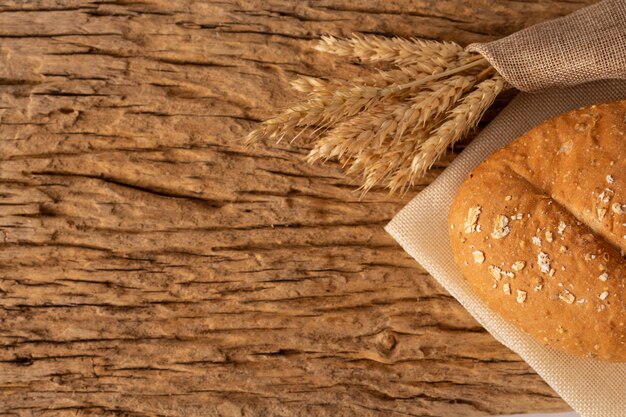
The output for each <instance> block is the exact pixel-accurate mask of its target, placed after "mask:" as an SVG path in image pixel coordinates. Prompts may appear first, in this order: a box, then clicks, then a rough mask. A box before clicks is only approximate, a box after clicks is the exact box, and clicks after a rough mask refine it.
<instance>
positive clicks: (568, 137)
mask: <svg viewBox="0 0 626 417" xmlns="http://www.w3.org/2000/svg"><path fill="white" fill-rule="evenodd" d="M625 132H626V100H624V101H618V102H612V103H605V104H600V105H595V106H591V107H586V108H581V109H578V110H574V111H571V112H569V113H565V114H562V115H560V116H557V117H555V118H552V119H550V120H548V121H546V122H544V123H542V124H541V125H539V126H537V127H535V128H534V129H533V130H531V131H529V132H527V133H526V134H524V135H522V136H521V137H520V138H518V139H517V140H515V141H514V142H512V143H511V144H510V145H508V146H506V147H505V148H503V149H502V150H500V151H498V152H496V153H495V154H493V155H492V156H491V157H490V158H489V159H487V160H486V161H485V162H484V163H482V164H481V165H480V166H479V167H478V168H476V169H475V170H474V171H473V172H472V173H471V174H470V176H469V178H467V180H466V181H465V183H464V184H463V185H462V187H461V189H460V190H459V192H458V194H457V195H456V197H455V199H454V202H453V204H452V207H451V210H450V214H449V218H448V220H449V233H450V239H451V244H452V249H453V251H454V255H455V259H456V262H457V263H458V265H459V266H460V267H461V269H462V271H463V274H464V276H465V277H466V279H467V280H468V281H469V282H470V284H471V285H472V287H473V288H474V289H475V291H476V292H477V293H478V295H479V296H480V297H481V298H482V299H483V300H485V301H486V302H487V304H488V305H489V307H490V308H492V309H493V310H495V311H497V312H498V313H500V314H501V315H502V316H503V317H504V318H505V319H507V320H508V321H510V322H512V323H514V324H515V325H517V326H518V327H519V328H521V329H522V330H524V331H525V332H527V333H528V334H530V335H531V336H533V337H534V338H536V339H537V340H538V341H540V342H542V343H543V344H545V345H547V346H550V347H552V348H555V349H558V350H561V351H565V352H568V353H572V354H575V355H581V356H587V357H592V358H596V359H598V360H603V361H613V362H625V361H626V323H625V322H626V289H625V285H626V258H624V256H625V255H626V134H625Z"/></svg>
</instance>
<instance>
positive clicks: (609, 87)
mask: <svg viewBox="0 0 626 417" xmlns="http://www.w3.org/2000/svg"><path fill="white" fill-rule="evenodd" d="M625 28H626V0H607V1H603V2H601V3H598V4H596V5H593V6H591V7H588V8H586V9H583V10H581V11H579V12H576V13H574V14H572V15H569V16H566V17H564V18H561V19H556V20H553V21H550V22H547V23H543V24H540V25H537V26H534V27H531V28H529V29H525V30H523V31H521V32H517V33H515V34H513V35H511V36H509V37H507V38H504V39H501V40H499V41H496V42H491V43H488V44H474V45H470V46H469V47H468V49H470V50H474V51H478V52H480V53H482V54H483V55H484V56H485V57H486V58H488V59H489V61H490V62H491V63H492V65H493V66H494V67H495V68H496V69H497V70H498V72H500V73H501V74H502V75H503V76H504V77H505V78H506V79H507V81H508V82H509V84H511V85H513V86H515V87H517V88H518V89H521V90H523V91H533V92H534V93H520V94H519V95H518V96H517V97H516V98H515V99H513V101H511V103H510V104H509V105H508V106H507V107H506V108H505V109H504V110H502V112H501V113H500V114H499V115H498V116H497V117H496V118H495V119H494V120H493V121H492V122H491V123H490V124H489V126H487V127H486V128H485V129H484V130H483V131H482V132H481V133H480V134H479V135H478V137H476V139H474V141H473V142H472V143H471V144H470V145H469V146H468V147H467V148H466V149H465V150H464V151H463V152H462V153H461V155H459V157H457V158H456V159H455V161H454V162H453V163H452V164H451V165H450V167H448V168H447V169H446V170H445V171H444V172H443V173H442V174H441V175H440V176H439V177H438V178H437V179H436V180H435V181H434V182H433V183H432V184H431V185H429V186H428V187H427V188H426V189H425V190H424V191H422V192H421V193H419V195H418V196H417V197H415V198H414V199H413V200H412V201H411V202H410V203H409V204H408V205H407V206H406V207H404V208H403V209H402V211H400V213H398V214H397V215H396V216H395V217H394V218H393V220H392V221H391V222H390V223H389V224H388V225H387V226H386V230H387V231H388V232H389V233H390V234H391V235H392V236H393V237H394V238H395V239H396V240H397V241H398V243H400V245H401V246H402V247H403V248H404V249H405V250H406V251H407V252H408V253H409V254H410V255H411V256H413V258H415V259H416V260H417V261H418V262H419V263H420V264H421V265H422V266H423V267H424V268H426V270H428V272H429V273H430V274H431V275H432V276H433V277H434V278H435V279H436V280H437V281H439V282H440V283H441V284H442V285H443V286H444V287H445V288H446V290H448V291H449V292H450V294H452V296H454V297H455V298H456V299H457V300H458V301H459V302H460V303H461V304H462V305H463V306H464V307H465V308H466V309H467V310H468V311H469V312H470V313H471V314H472V315H473V316H474V317H475V318H476V320H478V321H479V322H480V323H481V324H482V325H483V326H484V327H485V329H487V330H488V331H489V332H490V333H491V334H492V335H493V336H494V337H495V338H496V339H498V340H499V341H500V342H502V343H503V344H504V345H506V346H508V347H509V348H510V349H511V350H513V351H515V352H516V353H518V354H519V355H520V356H521V357H522V358H523V359H524V360H525V361H526V362H527V363H528V364H529V365H530V366H531V367H532V368H533V369H534V370H535V371H536V372H537V373H538V374H539V375H540V376H541V377H542V378H543V379H544V380H545V381H546V382H547V383H548V384H549V385H550V386H551V387H552V388H553V389H554V390H555V391H556V392H557V393H558V394H559V395H560V396H561V397H562V398H563V399H564V400H565V401H566V402H567V403H568V404H569V405H570V406H571V407H572V408H573V409H574V410H576V411H577V412H578V413H579V414H580V415H581V416H582V417H625V416H626V363H619V364H618V363H602V362H598V361H595V360H591V359H583V358H579V357H574V356H571V355H568V354H565V353H561V352H557V351H555V350H552V349H549V348H546V347H544V346H542V345H541V344H540V343H538V342H536V341H535V340H534V339H532V338H531V337H530V336H528V335H526V334H525V333H523V332H521V331H520V330H518V329H517V328H515V327H514V326H512V325H510V324H509V323H508V322H506V321H505V320H504V319H502V318H501V317H500V316H499V315H497V314H496V313H494V312H492V311H490V310H489V309H488V308H487V306H486V305H485V303H483V302H482V301H481V300H480V299H479V298H478V297H477V296H476V295H475V294H474V292H473V291H472V289H471V288H470V286H469V284H468V283H467V282H466V281H465V279H464V278H463V276H462V275H461V272H460V270H459V269H458V268H457V266H456V264H455V263H454V257H453V254H452V249H451V247H450V242H449V239H448V232H447V216H448V210H449V206H450V203H451V202H452V199H453V196H454V195H455V193H456V191H457V189H458V188H459V186H460V185H461V183H462V182H463V180H464V179H465V177H466V176H467V174H468V173H469V172H470V171H471V170H472V169H473V168H474V167H476V166H477V165H478V164H479V163H480V162H481V161H483V160H484V159H485V158H487V157H488V156H489V155H490V154H491V153H493V152H494V151H496V150H498V149H500V148H501V147H502V146H504V145H506V144H507V143H509V142H511V141H512V140H514V139H515V138H517V137H518V136H520V135H521V134H522V133H524V132H526V131H527V130H529V129H531V128H532V127H534V126H535V125H537V124H539V123H541V122H542V121H544V120H546V119H548V118H550V117H552V116H555V115H557V114H560V113H563V112H566V111H568V110H571V109H574V108H577V107H580V106H584V105H589V104H593V103H600V102H605V101H610V100H618V99H626V35H625V33H626V30H625ZM610 78H612V79H613V80H607V79H610ZM590 80H600V81H592V82H590V83H589V82H587V83H585V84H581V82H584V81H590ZM602 80H604V81H602ZM622 278H624V279H626V277H622ZM581 320H584V317H581ZM521 388H522V387H520V389H521Z"/></svg>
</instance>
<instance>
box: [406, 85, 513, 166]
mask: <svg viewBox="0 0 626 417" xmlns="http://www.w3.org/2000/svg"><path fill="white" fill-rule="evenodd" d="M503 87H504V80H503V78H502V77H501V76H500V75H499V74H494V75H493V76H492V77H491V78H489V79H487V80H484V81H482V82H481V83H479V84H478V85H477V86H476V88H475V89H474V91H472V92H470V93H468V94H467V96H466V97H465V98H464V99H463V100H462V101H461V102H460V103H459V105H458V106H457V107H455V108H454V109H452V110H451V111H450V114H449V115H448V117H447V119H446V120H445V121H444V122H443V123H442V124H441V125H440V126H439V127H437V128H436V129H435V130H434V131H433V132H432V133H431V136H430V137H429V138H428V140H426V141H425V142H424V143H422V144H421V145H420V153H419V154H418V155H416V156H415V157H414V158H413V161H412V162H411V174H412V176H414V177H422V176H423V175H424V174H425V173H426V171H427V170H428V169H430V167H432V165H433V164H434V163H435V161H437V160H438V159H439V158H440V157H441V156H442V155H443V153H444V152H445V151H446V149H447V148H448V146H450V145H452V144H453V143H455V142H456V141H458V140H459V139H461V138H462V137H463V135H464V134H465V133H467V131H468V130H470V129H471V128H473V127H476V125H477V124H478V122H479V121H480V118H481V117H482V115H483V113H484V112H485V110H487V109H488V108H489V106H491V105H492V104H493V102H494V100H495V99H496V96H497V95H498V94H499V93H500V92H501V91H502V88H503Z"/></svg>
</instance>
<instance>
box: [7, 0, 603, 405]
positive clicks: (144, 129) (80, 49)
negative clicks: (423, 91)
mask: <svg viewBox="0 0 626 417" xmlns="http://www.w3.org/2000/svg"><path fill="white" fill-rule="evenodd" d="M592 2H593V1H592V0H588V1H587V0H585V1H572V0H552V1H546V2H534V1H513V0H497V1H487V0H469V1H468V0H443V1H434V0H432V1H431V0H395V1H387V0H369V1H352V0H320V1H313V0H311V1H288V0H267V1H263V0H226V1H218V0H209V1H203V2H201V1H196V2H193V1H182V0H177V1H170V0H139V1H127V0H114V1H102V2H100V1H78V0H67V1H55V0H36V1H29V2H24V1H18V0H4V1H2V2H0V118H1V119H0V159H1V164H0V196H1V198H0V247H1V250H0V307H1V308H0V415H3V416H4V415H6V416H14V415H15V416H18V415H19V416H65V415H71V416H76V415H79V416H82V415H85V416H86V415H89V416H94V415H95V416H156V415H158V416H185V417H190V416H218V415H219V416H392V417H395V416H442V417H444V416H445V417H455V416H458V417H461V416H477V415H485V414H498V413H513V412H530V411H534V410H548V411H550V410H551V411H558V410H566V409H567V405H566V404H565V403H564V402H563V401H562V400H561V399H560V398H559V397H558V396H557V395H556V394H555V393H554V392H553V391H552V390H551V389H550V388H549V387H548V386H547V385H546V384H545V383H544V382H543V381H542V380H541V379H540V378H539V377H538V376H537V375H536V374H535V373H534V372H533V371H532V370H531V369H530V368H529V367H528V366H527V365H526V364H525V363H524V362H523V361H522V360H521V359H520V358H519V357H518V356H517V355H515V354H514V353H512V352H510V351H509V350H508V349H506V348H505V347H503V346H501V345H500V344H499V343H498V342H496V341H495V340H494V339H493V338H492V337H491V336H490V335H489V334H488V333H486V331H485V330H483V329H482V328H481V326H479V325H478V324H477V323H476V322H475V321H474V320H473V319H472V318H471V317H470V316H469V314H468V313H466V312H465V311H464V310H463V308H462V307H461V306H460V305H459V304H458V303H457V302H456V301H455V300H454V299H453V298H451V297H450V296H449V295H448V294H447V293H446V292H445V291H444V290H443V289H442V288H441V287H440V286H439V285H438V284H437V283H436V282H435V281H434V280H433V279H432V278H431V277H430V276H428V274H427V273H425V272H424V270H423V269H422V268H420V266H419V265H417V264H416V262H414V261H413V260H412V259H410V258H409V257H408V255H406V254H405V253H404V252H403V251H402V250H401V249H400V247H399V246H398V245H397V244H396V243H395V242H394V241H393V240H392V239H391V238H390V237H389V236H388V235H387V234H386V233H385V232H384V230H383V226H384V225H385V224H386V223H387V222H388V221H389V219H391V217H393V215H394V213H396V212H397V211H398V210H399V209H400V208H401V207H402V206H403V205H404V204H405V203H406V202H407V201H408V200H409V199H410V198H411V197H412V196H414V195H415V194H416V193H417V192H418V191H419V189H420V188H422V187H423V186H425V185H427V184H428V182H430V181H432V179H433V178H434V177H435V176H436V175H437V174H438V173H440V172H441V169H442V167H443V166H445V164H446V163H445V162H444V163H443V164H441V166H439V167H438V168H437V169H435V170H434V171H433V172H432V174H431V175H430V176H429V177H428V178H427V179H426V180H425V181H423V183H422V184H420V186H419V187H416V188H415V189H414V190H411V192H410V193H408V195H406V196H405V197H402V198H399V197H395V198H387V197H386V193H385V192H384V191H382V190H374V191H373V192H371V193H370V194H368V195H367V196H366V198H364V199H363V200H362V201H359V194H358V193H356V192H355V191H354V189H355V187H354V182H353V181H352V180H351V179H350V178H348V177H346V176H344V175H343V174H342V173H341V170H340V168H339V167H338V166H337V164H333V163H328V164H326V165H324V166H321V165H318V166H310V165H307V164H306V163H305V162H304V161H303V156H304V155H306V153H307V150H308V149H309V147H310V145H308V144H306V143H302V142H296V143H294V144H289V143H282V144H279V145H276V144H274V143H271V142H266V143H263V144H261V145H259V146H256V147H254V148H250V149H245V148H244V147H243V146H242V144H241V139H242V137H243V136H244V135H245V134H246V133H247V132H248V131H249V130H251V129H252V128H254V127H255V126H256V125H257V123H258V122H259V121H260V120H261V119H263V118H265V117H267V116H269V115H271V114H272V113H273V112H274V111H275V110H276V109H277V108H280V107H282V106H283V105H285V104H286V103H289V102H291V101H292V100H294V99H295V98H296V96H295V95H294V94H293V93H291V92H290V91H289V87H288V82H289V80H291V79H293V78H294V77H295V76H296V75H298V74H307V75H314V76H322V77H324V76H329V75H332V76H337V77H351V76H354V74H357V73H358V72H359V71H360V69H359V67H358V65H355V64H354V63H351V62H349V61H347V60H344V59H333V58H332V57H329V56H326V55H324V54H320V53H317V52H314V51H312V49H311V48H310V46H311V45H312V44H313V43H314V42H315V40H316V39H317V38H318V37H319V35H320V34H324V33H331V34H336V35H349V34H351V33H352V32H361V33H370V34H382V35H399V36H420V37H426V38H432V39H446V40H454V41H457V42H459V43H461V44H467V43H470V42H475V41H488V40H492V39H496V38H498V37H502V36H504V35H506V34H508V33H511V32H514V31H516V30H519V29H522V28H524V27H526V26H529V25H532V24H534V23H537V22H540V21H544V20H547V19H550V18H554V17H557V16H561V15H564V14H567V13H570V12H572V11H574V10H576V9H578V8H580V7H583V6H584V5H586V4H589V3H592ZM511 96H512V95H511V94H509V95H508V96H505V97H504V98H502V99H500V100H499V102H498V104H497V105H496V106H495V107H496V111H497V108H501V106H502V105H504V104H506V102H507V100H508V99H510V98H511ZM496 111H494V110H492V111H491V112H490V113H489V115H488V118H490V117H492V116H493V114H495V113H496ZM452 158H453V156H450V157H449V158H448V159H447V160H448V161H449V160H451V159H452ZM445 238H446V237H445V236H433V239H445Z"/></svg>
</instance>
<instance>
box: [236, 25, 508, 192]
mask: <svg viewBox="0 0 626 417" xmlns="http://www.w3.org/2000/svg"><path fill="white" fill-rule="evenodd" d="M316 49H318V50H320V51H323V52H329V53H333V54H335V55H338V56H346V57H352V58H355V59H358V60H360V61H362V62H367V63H379V62H387V63H391V64H393V65H394V66H395V67H396V68H393V69H388V70H386V71H382V70H377V72H374V73H372V74H370V75H367V76H364V77H360V78H357V79H353V80H349V81H348V80H338V79H331V80H328V81H324V80H320V79H318V78H313V77H300V78H298V79H297V80H295V81H293V82H292V87H293V88H294V89H295V90H296V91H298V92H300V93H304V94H306V95H307V98H306V99H305V100H303V101H301V102H300V103H297V104H295V105H293V106H291V107H289V108H287V109H286V110H284V111H283V112H282V113H280V114H279V115H278V116H275V117H273V118H271V119H269V120H267V121H265V122H264V123H263V124H262V125H261V126H260V127H259V128H258V129H256V130H254V131H252V132H250V134H249V135H248V136H247V138H246V143H247V144H251V143H253V142H256V141H258V140H260V139H261V138H263V137H269V138H271V139H275V140H281V139H283V138H284V137H286V136H292V137H294V138H297V137H298V135H299V134H301V133H302V132H304V131H305V130H306V129H314V133H315V135H317V136H318V137H317V139H316V142H315V145H314V146H313V148H312V149H311V151H310V152H309V155H308V157H307V159H308V161H309V162H312V163H313V162H316V161H319V160H328V159H332V158H334V159H337V160H339V161H340V162H341V163H342V164H343V166H344V167H345V169H346V171H347V173H348V174H351V175H358V176H360V177H361V179H362V183H361V187H360V188H361V190H362V191H363V192H367V191H368V190H370V189H371V188H373V187H375V186H378V185H381V186H384V187H386V188H388V189H389V190H390V192H391V193H393V192H398V191H400V192H406V190H408V189H409V187H411V186H412V185H414V184H415V182H416V181H417V180H418V179H419V178H421V177H423V176H424V174H425V173H426V172H427V170H428V169H430V168H431V167H432V165H433V164H434V163H435V162H436V161H437V160H438V159H439V158H440V157H441V156H442V155H443V154H444V153H445V151H446V149H447V148H448V146H450V145H451V144H453V143H455V142H456V141H458V140H459V139H461V138H462V137H463V136H464V135H465V134H466V133H467V131H468V130H470V129H471V128H473V127H475V126H476V125H477V124H478V121H479V120H480V118H481V117H482V114H483V113H484V111H485V110H486V109H487V108H488V107H489V106H490V105H491V104H492V103H493V101H494V100H495V97H496V96H497V95H498V94H499V93H500V91H501V90H502V89H503V86H504V80H503V79H502V77H501V76H500V75H498V74H497V73H495V71H494V69H493V68H492V67H491V66H490V65H489V63H488V62H487V61H486V60H485V59H484V58H482V57H481V56H480V55H478V54H474V53H468V52H466V51H464V49H463V48H462V47H461V46H459V45H457V44H455V43H452V42H435V41H427V40H421V39H401V38H392V39H389V38H383V37H380V36H364V35H357V36H353V37H352V38H348V39H337V38H334V37H332V36H324V37H322V40H321V42H320V43H319V44H318V45H317V46H316ZM298 132H299V133H298Z"/></svg>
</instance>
